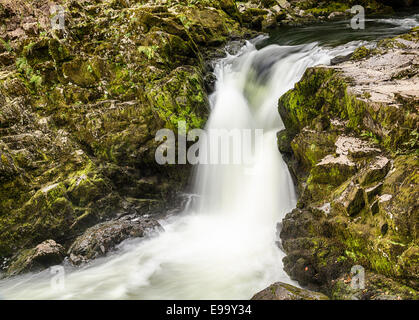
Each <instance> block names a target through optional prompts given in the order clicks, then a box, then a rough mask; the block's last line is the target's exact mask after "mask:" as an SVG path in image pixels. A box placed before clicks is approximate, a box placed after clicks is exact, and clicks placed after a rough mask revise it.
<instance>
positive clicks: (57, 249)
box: [7, 240, 65, 276]
mask: <svg viewBox="0 0 419 320" xmlns="http://www.w3.org/2000/svg"><path fill="white" fill-rule="evenodd" d="M64 256H65V250H64V247H62V246H61V245H60V244H57V243H56V242H55V241H54V240H46V241H44V242H42V243H41V244H39V245H37V246H36V247H35V248H33V249H29V250H25V251H23V252H22V253H20V254H19V255H18V256H17V257H16V258H15V259H13V261H12V262H11V264H10V266H9V268H8V269H7V274H8V275H10V276H14V275H18V274H20V273H23V272H28V271H31V272H34V271H40V270H43V269H46V268H48V267H50V266H53V265H57V264H60V263H61V262H62V261H63V260H64Z"/></svg>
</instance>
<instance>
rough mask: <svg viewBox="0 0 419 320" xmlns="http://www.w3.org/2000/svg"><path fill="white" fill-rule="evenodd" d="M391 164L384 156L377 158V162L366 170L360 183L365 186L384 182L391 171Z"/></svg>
mask: <svg viewBox="0 0 419 320" xmlns="http://www.w3.org/2000/svg"><path fill="white" fill-rule="evenodd" d="M390 167H391V162H390V160H389V159H388V158H386V157H383V156H378V157H376V159H375V161H374V162H373V163H372V164H371V165H370V166H369V167H368V168H366V169H365V172H364V173H362V175H361V177H360V178H359V183H360V184H361V185H363V186H366V185H369V184H371V183H374V182H376V181H379V180H382V179H383V178H384V177H385V176H386V175H387V173H388V172H389V171H390Z"/></svg>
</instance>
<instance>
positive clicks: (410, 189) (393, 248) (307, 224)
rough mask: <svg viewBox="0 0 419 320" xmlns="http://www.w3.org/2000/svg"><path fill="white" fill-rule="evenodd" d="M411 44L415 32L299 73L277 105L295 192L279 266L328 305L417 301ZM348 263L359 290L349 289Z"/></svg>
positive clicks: (418, 165) (283, 230) (415, 146)
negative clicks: (355, 270)
mask: <svg viewBox="0 0 419 320" xmlns="http://www.w3.org/2000/svg"><path fill="white" fill-rule="evenodd" d="M417 43H418V30H417V28H416V29H413V30H412V31H411V32H410V33H408V34H406V35H402V36H399V37H396V38H393V39H385V40H382V41H380V42H379V43H378V44H377V46H376V47H375V48H374V50H373V51H371V52H368V54H367V55H365V56H363V57H359V55H358V54H357V52H355V53H354V55H353V56H352V58H351V60H349V61H345V62H342V63H340V64H337V65H335V66H332V67H316V68H312V69H308V70H307V71H306V73H305V75H304V76H303V78H302V79H301V81H300V82H299V83H297V84H296V86H295V88H294V89H292V90H290V91H289V92H287V93H286V94H285V95H284V96H282V97H281V98H280V100H279V113H280V114H281V116H282V119H283V120H284V123H285V126H286V131H285V132H282V133H281V134H280V135H279V137H280V138H281V137H284V136H285V137H286V139H285V138H283V141H282V142H281V143H279V146H280V150H281V152H283V154H284V156H285V159H286V160H287V163H288V166H289V168H290V171H291V172H292V173H293V174H294V176H295V181H296V185H297V189H298V191H299V201H298V205H297V209H295V210H293V211H292V212H290V213H288V214H287V215H286V217H285V219H284V220H283V222H282V227H281V231H280V237H281V239H282V247H283V248H284V250H285V252H286V253H287V256H286V257H285V258H284V261H283V262H284V268H285V270H286V271H287V273H288V274H290V276H291V278H292V279H295V280H297V281H298V282H299V283H300V284H301V285H303V286H306V287H308V288H310V289H314V290H321V291H322V292H323V293H325V294H327V295H328V296H329V297H332V298H335V299H416V298H417V294H418V289H419V278H418V275H419V274H418V273H417V266H418V260H417V252H418V226H419V225H418V221H419V210H418V208H419V203H418V199H419V198H418V190H419V188H418V183H419V180H418V178H419V176H418V172H419V161H418V154H417V150H418V147H419V145H418V143H419V141H418V139H417V138H416V135H417V132H418V121H417V120H418V108H417V106H418V104H417V99H418V96H419V92H416V89H417V88H418V86H417V81H418V73H417V70H416V71H415V67H414V66H415V65H416V64H417V63H416V59H417V56H418V51H417V50H418V47H417ZM358 50H359V49H358ZM361 50H363V49H361ZM358 53H359V52H358ZM406 67H407V68H409V70H410V71H411V73H408V74H407V73H404V72H403V70H404V69H405V68H406ZM366 70H368V72H366ZM364 71H365V72H364ZM394 73H397V74H403V76H401V78H398V79H395V78H394V76H393V75H394ZM367 78H368V79H367ZM287 141H288V144H287ZM290 147H291V148H290ZM355 265H360V266H362V267H363V268H364V269H365V273H366V283H367V284H366V287H365V288H364V289H362V290H360V289H357V290H353V289H352V287H351V286H350V283H351V278H352V277H353V275H351V273H350V270H351V268H352V266H355Z"/></svg>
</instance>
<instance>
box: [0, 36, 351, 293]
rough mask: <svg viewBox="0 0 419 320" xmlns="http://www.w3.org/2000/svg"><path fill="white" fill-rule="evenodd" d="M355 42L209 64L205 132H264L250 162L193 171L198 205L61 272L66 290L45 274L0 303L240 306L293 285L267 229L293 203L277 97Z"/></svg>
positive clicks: (15, 283)
mask: <svg viewBox="0 0 419 320" xmlns="http://www.w3.org/2000/svg"><path fill="white" fill-rule="evenodd" d="M357 45H359V43H352V44H349V45H346V46H342V47H338V48H335V49H325V48H321V47H319V46H317V45H316V44H310V45H304V46H278V45H271V46H268V47H265V48H263V49H261V50H256V48H255V45H254V44H253V43H251V42H248V43H247V44H246V46H245V47H243V48H242V49H241V51H240V52H239V53H238V54H237V55H235V56H231V55H229V56H228V57H227V58H225V59H223V60H221V61H220V62H219V63H218V65H217V67H216V74H217V84H216V91H215V93H214V95H213V96H212V97H211V101H212V103H211V104H212V111H211V115H210V118H209V120H208V124H207V129H208V130H209V129H212V128H227V129H233V128H234V129H248V128H250V129H257V128H258V129H264V136H263V153H261V154H254V155H253V158H254V164H253V166H252V168H250V169H251V170H250V171H249V166H248V165H223V164H220V165H200V166H199V167H198V168H197V171H196V175H195V193H197V194H198V195H199V199H198V205H194V206H189V207H188V209H187V210H186V211H185V212H184V213H183V214H182V215H180V216H175V217H170V218H168V219H166V220H163V221H161V223H162V225H163V227H164V229H165V231H164V232H162V233H160V234H159V235H157V236H154V237H151V238H149V239H143V240H141V239H136V240H129V241H126V242H124V243H123V244H122V245H121V246H120V248H119V250H118V251H117V252H116V253H114V254H112V255H110V256H108V257H106V258H102V259H98V260H97V261H95V262H93V263H92V264H91V265H89V266H86V267H84V268H82V269H78V270H75V269H73V268H70V267H67V275H66V277H65V289H64V290H56V289H53V288H51V286H50V276H51V275H50V274H49V272H48V271H45V272H42V273H39V274H35V275H34V274H32V275H31V274H30V275H25V276H22V277H18V278H13V279H10V280H6V281H3V282H1V283H0V295H2V296H3V297H4V298H8V299H20V298H22V299H26V298H29V299H89V298H92V299H93V298H94V299H130V298H133V299H248V298H250V297H251V296H252V295H253V294H254V293H256V292H257V291H258V290H261V289H263V288H264V287H266V286H268V285H269V284H271V283H273V282H275V281H284V282H289V283H292V282H291V280H290V279H289V278H288V276H287V275H286V274H285V272H284V271H283V268H282V262H281V260H282V258H283V253H282V252H281V251H280V250H279V249H278V247H277V245H276V244H275V241H276V240H277V235H276V228H275V225H276V223H277V222H279V221H281V219H282V218H283V217H284V215H285V214H286V213H287V212H288V211H290V210H291V209H292V208H293V207H294V206H295V203H296V200H295V195H294V189H293V184H292V181H291V178H290V175H289V172H288V169H287V167H286V165H285V163H284V162H283V160H282V157H281V154H280V153H279V151H278V149H277V143H276V133H277V132H278V131H279V130H280V129H282V128H283V124H282V121H281V119H280V117H279V115H278V111H277V101H278V98H279V97H280V96H281V95H282V94H283V93H285V92H286V91H287V90H289V89H291V88H292V87H293V86H294V84H295V82H297V81H298V80H299V79H300V78H301V76H302V75H303V73H304V71H305V70H306V68H307V67H309V66H314V65H317V64H328V63H329V62H330V59H331V58H332V57H334V56H337V55H344V54H348V53H349V52H351V51H352V50H353V49H354V48H355V47H356V46H357Z"/></svg>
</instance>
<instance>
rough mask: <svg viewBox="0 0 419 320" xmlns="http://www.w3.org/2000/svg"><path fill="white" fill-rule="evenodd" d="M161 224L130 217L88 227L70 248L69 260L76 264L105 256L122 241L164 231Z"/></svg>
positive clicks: (147, 219) (151, 220) (146, 219)
mask: <svg viewBox="0 0 419 320" xmlns="http://www.w3.org/2000/svg"><path fill="white" fill-rule="evenodd" d="M162 230H163V228H162V227H161V226H160V224H159V223H158V222H157V221H156V220H154V219H149V218H130V217H124V218H123V219H119V220H113V221H108V222H103V223H100V224H97V225H95V226H94V227H91V228H89V229H87V230H86V231H85V232H84V233H83V235H81V236H80V237H78V238H77V239H76V240H75V241H74V243H73V244H72V245H71V247H70V249H69V250H68V256H69V261H70V262H71V263H72V264H74V265H80V264H82V263H85V262H88V261H90V260H93V259H95V258H97V257H100V256H104V255H105V254H106V253H108V252H110V251H111V250H113V249H114V248H115V247H116V246H117V245H118V244H120V243H121V242H122V241H124V240H126V239H129V238H138V237H144V236H146V235H150V234H152V233H153V232H159V231H162Z"/></svg>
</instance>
